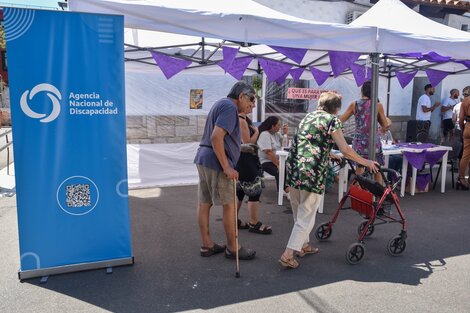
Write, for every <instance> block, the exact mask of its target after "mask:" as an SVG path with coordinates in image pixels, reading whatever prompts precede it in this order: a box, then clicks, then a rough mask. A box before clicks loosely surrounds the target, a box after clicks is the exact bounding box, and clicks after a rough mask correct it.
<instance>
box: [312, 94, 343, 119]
mask: <svg viewBox="0 0 470 313" xmlns="http://www.w3.org/2000/svg"><path fill="white" fill-rule="evenodd" d="M318 108H319V109H322V110H323V111H326V112H328V113H331V114H334V113H335V112H336V110H339V109H341V96H340V95H338V94H337V93H334V92H332V91H328V92H324V93H322V94H321V95H320V98H319V99H318Z"/></svg>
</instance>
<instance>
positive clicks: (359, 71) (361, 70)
mask: <svg viewBox="0 0 470 313" xmlns="http://www.w3.org/2000/svg"><path fill="white" fill-rule="evenodd" d="M350 67H351V72H352V73H353V76H354V80H355V81H356V85H357V87H359V86H362V84H364V82H366V81H368V80H371V79H372V69H370V68H369V69H367V68H366V67H365V66H363V65H357V64H354V63H353V64H351V66H350Z"/></svg>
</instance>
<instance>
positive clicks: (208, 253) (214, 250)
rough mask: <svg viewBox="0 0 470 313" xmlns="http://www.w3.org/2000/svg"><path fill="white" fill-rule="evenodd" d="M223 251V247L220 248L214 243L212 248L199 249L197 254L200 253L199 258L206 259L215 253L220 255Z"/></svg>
mask: <svg viewBox="0 0 470 313" xmlns="http://www.w3.org/2000/svg"><path fill="white" fill-rule="evenodd" d="M224 251H225V246H221V245H218V244H216V243H214V245H213V246H212V248H208V247H201V249H200V250H199V252H200V253H201V256H203V257H208V256H211V255H214V254H217V253H222V252H224Z"/></svg>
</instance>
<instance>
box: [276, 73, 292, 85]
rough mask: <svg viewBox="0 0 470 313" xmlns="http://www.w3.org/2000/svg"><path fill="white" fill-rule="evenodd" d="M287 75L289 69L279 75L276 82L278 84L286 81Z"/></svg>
mask: <svg viewBox="0 0 470 313" xmlns="http://www.w3.org/2000/svg"><path fill="white" fill-rule="evenodd" d="M287 75H289V71H287V72H285V73H284V74H282V75H281V76H279V78H278V79H276V80H275V82H276V84H278V85H279V86H280V85H282V84H284V82H285V81H286V78H287Z"/></svg>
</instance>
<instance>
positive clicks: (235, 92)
mask: <svg viewBox="0 0 470 313" xmlns="http://www.w3.org/2000/svg"><path fill="white" fill-rule="evenodd" d="M241 93H243V94H245V95H255V94H256V92H255V90H254V89H253V87H251V86H250V85H248V84H247V83H245V82H244V81H239V82H237V83H236V84H235V85H233V87H232V89H230V92H229V93H228V95H227V98H231V99H238V97H240V94H241Z"/></svg>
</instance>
